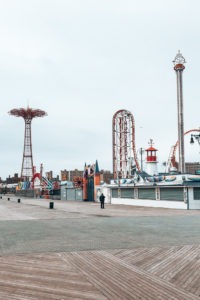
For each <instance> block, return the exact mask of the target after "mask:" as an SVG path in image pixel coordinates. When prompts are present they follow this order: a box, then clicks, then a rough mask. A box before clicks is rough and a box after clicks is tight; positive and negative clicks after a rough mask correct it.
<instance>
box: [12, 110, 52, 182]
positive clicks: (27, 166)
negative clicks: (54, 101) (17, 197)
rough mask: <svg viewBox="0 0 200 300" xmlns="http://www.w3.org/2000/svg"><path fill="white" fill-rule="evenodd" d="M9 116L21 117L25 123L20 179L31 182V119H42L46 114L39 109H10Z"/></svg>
mask: <svg viewBox="0 0 200 300" xmlns="http://www.w3.org/2000/svg"><path fill="white" fill-rule="evenodd" d="M9 114H10V115H13V116H15V117H22V118H23V119H24V121H25V131H24V152H23V160H22V169H21V178H23V179H24V180H31V179H32V177H33V153H32V139H31V122H32V119H33V118H36V117H44V116H46V115H47V113H46V112H45V111H43V110H40V109H32V108H30V107H27V108H26V109H25V108H19V109H16V108H15V109H12V110H11V111H9Z"/></svg>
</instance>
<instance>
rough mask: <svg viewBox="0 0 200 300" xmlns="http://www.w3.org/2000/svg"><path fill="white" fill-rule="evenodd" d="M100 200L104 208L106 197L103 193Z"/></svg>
mask: <svg viewBox="0 0 200 300" xmlns="http://www.w3.org/2000/svg"><path fill="white" fill-rule="evenodd" d="M99 200H100V202H101V208H104V202H105V196H104V194H103V193H101V196H100V197H99Z"/></svg>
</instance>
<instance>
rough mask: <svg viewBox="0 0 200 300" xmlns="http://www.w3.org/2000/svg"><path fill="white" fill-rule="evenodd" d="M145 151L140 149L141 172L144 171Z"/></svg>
mask: <svg viewBox="0 0 200 300" xmlns="http://www.w3.org/2000/svg"><path fill="white" fill-rule="evenodd" d="M144 151H145V150H144V149H143V148H140V149H139V154H140V168H141V172H142V171H143V153H144Z"/></svg>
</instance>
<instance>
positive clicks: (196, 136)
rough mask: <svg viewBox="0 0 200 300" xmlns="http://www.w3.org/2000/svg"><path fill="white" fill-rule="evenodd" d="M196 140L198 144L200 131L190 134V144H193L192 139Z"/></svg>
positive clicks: (199, 142)
mask: <svg viewBox="0 0 200 300" xmlns="http://www.w3.org/2000/svg"><path fill="white" fill-rule="evenodd" d="M194 139H195V140H197V142H198V144H199V145H200V133H199V134H191V138H190V144H194V141H195V140H194Z"/></svg>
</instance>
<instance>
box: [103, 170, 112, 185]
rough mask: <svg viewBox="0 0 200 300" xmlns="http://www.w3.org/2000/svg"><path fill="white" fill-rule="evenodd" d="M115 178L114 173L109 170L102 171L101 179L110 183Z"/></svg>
mask: <svg viewBox="0 0 200 300" xmlns="http://www.w3.org/2000/svg"><path fill="white" fill-rule="evenodd" d="M111 179H113V173H111V172H110V171H108V170H101V171H100V181H103V182H105V183H108V184H109V183H110V180H111Z"/></svg>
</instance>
